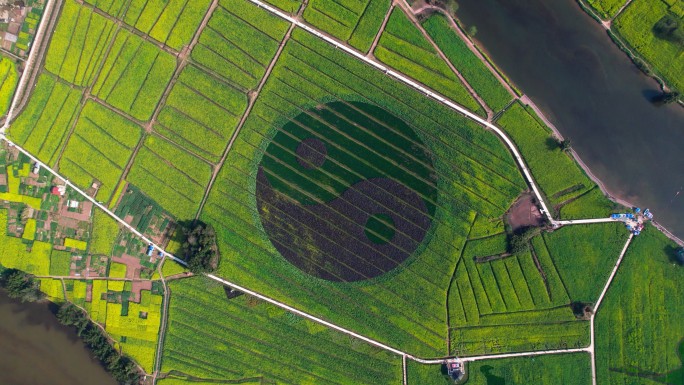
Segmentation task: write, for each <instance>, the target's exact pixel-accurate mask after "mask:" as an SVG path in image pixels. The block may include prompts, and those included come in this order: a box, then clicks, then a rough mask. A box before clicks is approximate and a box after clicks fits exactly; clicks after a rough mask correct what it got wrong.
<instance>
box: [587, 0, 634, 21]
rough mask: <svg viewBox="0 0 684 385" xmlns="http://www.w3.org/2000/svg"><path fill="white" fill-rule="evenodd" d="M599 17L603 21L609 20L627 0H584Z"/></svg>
mask: <svg viewBox="0 0 684 385" xmlns="http://www.w3.org/2000/svg"><path fill="white" fill-rule="evenodd" d="M586 1H587V3H589V5H591V7H592V8H594V10H595V11H596V12H598V14H599V16H600V17H601V18H602V19H604V20H607V19H611V18H613V17H615V14H616V13H617V12H618V11H619V10H620V8H622V6H623V5H625V4H626V3H627V0H586Z"/></svg>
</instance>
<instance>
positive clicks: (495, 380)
mask: <svg viewBox="0 0 684 385" xmlns="http://www.w3.org/2000/svg"><path fill="white" fill-rule="evenodd" d="M492 369H494V367H493V366H489V365H485V366H483V367H481V368H480V372H482V374H484V376H485V379H486V380H487V385H506V379H505V378H503V377H499V376H497V375H495V374H492V373H491V371H492Z"/></svg>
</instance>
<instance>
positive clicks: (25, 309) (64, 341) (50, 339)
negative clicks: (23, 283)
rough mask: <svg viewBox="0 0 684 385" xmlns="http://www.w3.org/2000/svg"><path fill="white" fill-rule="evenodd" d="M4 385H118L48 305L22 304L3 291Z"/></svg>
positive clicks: (0, 368)
mask: <svg viewBox="0 0 684 385" xmlns="http://www.w3.org/2000/svg"><path fill="white" fill-rule="evenodd" d="M0 357H2V358H1V359H0V384H7V385H10V384H11V385H47V384H49V385H92V384H97V385H116V381H114V379H112V377H110V376H109V375H108V374H107V372H106V371H105V370H104V369H103V368H102V366H100V364H99V363H98V362H97V361H95V360H94V359H92V358H91V356H90V352H89V351H88V350H87V349H86V348H85V346H84V345H83V343H82V342H81V341H80V340H79V339H78V337H77V336H76V333H75V332H74V331H73V330H72V329H71V328H66V327H64V326H62V325H60V324H59V323H58V322H57V318H55V316H54V315H53V314H52V313H51V311H50V309H49V306H48V304H45V303H42V304H39V303H30V304H26V303H24V304H22V303H19V302H17V301H14V300H12V299H10V298H8V297H7V296H6V295H5V293H4V292H3V291H1V290H0Z"/></svg>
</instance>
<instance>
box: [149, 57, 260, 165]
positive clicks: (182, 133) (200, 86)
mask: <svg viewBox="0 0 684 385" xmlns="http://www.w3.org/2000/svg"><path fill="white" fill-rule="evenodd" d="M246 108H247V96H246V95H245V94H244V92H243V91H242V90H241V89H239V88H236V87H234V86H232V85H231V84H229V83H226V82H224V81H223V80H220V79H219V78H217V77H215V76H212V75H210V74H208V73H206V72H203V71H202V70H200V69H198V68H197V67H195V66H192V65H191V66H187V67H185V68H183V71H182V72H181V74H180V77H179V78H178V79H177V80H176V82H175V83H174V85H173V88H172V89H171V93H170V94H169V96H168V98H167V99H166V103H165V104H164V107H163V108H162V110H161V112H160V113H159V116H158V118H157V120H156V125H155V126H154V129H155V131H156V132H158V133H159V134H160V135H162V136H164V137H166V138H168V139H169V140H172V141H173V142H174V143H176V144H178V145H180V146H181V147H183V148H185V149H186V150H188V151H190V152H193V153H195V154H197V155H198V156H201V157H203V158H205V159H207V160H209V161H211V162H218V160H219V159H220V158H221V154H223V151H224V150H225V148H226V145H227V144H228V140H229V139H230V136H231V135H232V134H233V131H234V130H235V127H236V126H237V124H238V122H239V121H240V117H241V116H242V114H243V113H244V110H245V109H246Z"/></svg>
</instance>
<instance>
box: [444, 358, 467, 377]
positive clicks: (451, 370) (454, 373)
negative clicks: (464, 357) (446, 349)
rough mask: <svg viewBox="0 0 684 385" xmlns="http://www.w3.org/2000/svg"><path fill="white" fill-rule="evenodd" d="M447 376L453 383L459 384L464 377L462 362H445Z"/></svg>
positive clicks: (455, 360) (453, 360) (456, 360)
mask: <svg viewBox="0 0 684 385" xmlns="http://www.w3.org/2000/svg"><path fill="white" fill-rule="evenodd" d="M445 365H446V369H447V374H448V375H449V377H450V378H451V379H452V380H454V382H459V381H461V380H462V379H463V378H464V377H465V366H464V365H463V361H461V360H459V359H457V358H456V359H451V360H448V361H446V362H445Z"/></svg>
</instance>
